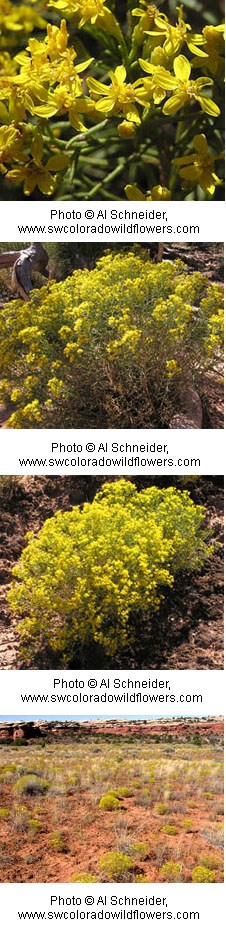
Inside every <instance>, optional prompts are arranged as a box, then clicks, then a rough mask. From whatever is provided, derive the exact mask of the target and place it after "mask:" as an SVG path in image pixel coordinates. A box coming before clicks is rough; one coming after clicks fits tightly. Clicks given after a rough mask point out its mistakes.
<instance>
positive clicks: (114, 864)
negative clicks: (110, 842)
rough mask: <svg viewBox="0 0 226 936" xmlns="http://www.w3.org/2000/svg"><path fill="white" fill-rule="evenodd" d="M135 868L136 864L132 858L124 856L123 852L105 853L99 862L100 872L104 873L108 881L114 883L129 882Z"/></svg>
mask: <svg viewBox="0 0 226 936" xmlns="http://www.w3.org/2000/svg"><path fill="white" fill-rule="evenodd" d="M133 867H134V862H133V861H132V858H130V857H129V855H124V854H123V853H122V852H116V851H109V852H105V854H104V855H102V858H100V861H99V868H100V871H103V872H104V874H105V875H106V879H107V880H112V881H126V880H128V878H130V876H131V871H132V870H133Z"/></svg>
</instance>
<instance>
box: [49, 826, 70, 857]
mask: <svg viewBox="0 0 226 936" xmlns="http://www.w3.org/2000/svg"><path fill="white" fill-rule="evenodd" d="M49 847H50V849H51V851H53V852H62V853H63V854H65V852H66V851H67V847H66V843H65V839H64V836H63V835H62V832H57V831H56V832H53V833H52V835H50V836H49Z"/></svg>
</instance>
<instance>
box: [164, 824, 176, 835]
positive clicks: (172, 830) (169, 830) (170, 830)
mask: <svg viewBox="0 0 226 936" xmlns="http://www.w3.org/2000/svg"><path fill="white" fill-rule="evenodd" d="M162 832H165V834H166V835H177V833H178V829H177V827H176V826H175V825H168V824H166V825H164V826H163V827H162Z"/></svg>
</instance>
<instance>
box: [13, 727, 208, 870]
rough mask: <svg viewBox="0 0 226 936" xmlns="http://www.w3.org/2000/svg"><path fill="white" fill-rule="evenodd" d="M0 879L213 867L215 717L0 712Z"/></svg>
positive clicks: (205, 868) (206, 868)
mask: <svg viewBox="0 0 226 936" xmlns="http://www.w3.org/2000/svg"><path fill="white" fill-rule="evenodd" d="M0 789H1V807H0V829H1V831H0V867H1V872H0V873H1V880H2V881H5V882H22V881H23V882H65V883H69V882H75V883H76V881H78V882H79V881H80V882H84V883H85V882H90V883H92V882H93V883H95V882H110V881H117V882H123V881H126V882H131V883H142V882H150V883H152V882H153V883H154V882H161V881H168V882H175V883H176V882H180V881H185V882H193V883H196V882H197V883H199V882H201V883H214V882H221V881H222V879H223V851H222V849H223V719H221V718H216V717H215V718H209V719H208V718H206V719H199V718H195V719H192V718H190V719H189V718H185V719H180V718H176V719H157V720H151V721H145V722H142V721H129V722H127V721H123V720H122V721H118V720H116V721H114V720H113V721H104V720H103V721H94V722H80V723H79V722H75V723H70V722H51V723H48V722H47V721H46V722H35V723H26V724H24V723H18V724H17V723H14V724H8V723H4V724H1V726H0Z"/></svg>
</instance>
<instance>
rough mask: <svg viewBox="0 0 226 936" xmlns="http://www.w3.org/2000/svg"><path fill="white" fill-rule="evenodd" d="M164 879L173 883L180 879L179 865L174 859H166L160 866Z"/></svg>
mask: <svg viewBox="0 0 226 936" xmlns="http://www.w3.org/2000/svg"><path fill="white" fill-rule="evenodd" d="M160 871H161V874H162V877H163V880H164V881H167V882H169V883H172V884H175V883H176V881H179V880H180V875H181V865H180V864H178V863H177V862H175V861H166V862H165V864H163V865H162V867H161V868H160Z"/></svg>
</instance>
